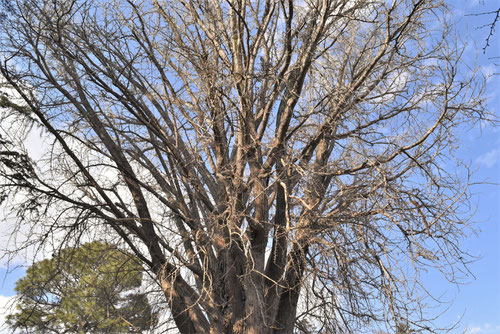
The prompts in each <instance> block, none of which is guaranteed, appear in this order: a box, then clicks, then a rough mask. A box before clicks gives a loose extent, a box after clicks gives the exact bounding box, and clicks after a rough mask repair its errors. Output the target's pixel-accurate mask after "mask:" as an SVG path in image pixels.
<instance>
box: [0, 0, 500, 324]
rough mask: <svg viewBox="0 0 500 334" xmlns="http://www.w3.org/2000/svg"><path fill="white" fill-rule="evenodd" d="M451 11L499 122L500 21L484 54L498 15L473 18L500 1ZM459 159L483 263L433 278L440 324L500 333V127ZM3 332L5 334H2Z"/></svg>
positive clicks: (473, 138)
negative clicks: (466, 171)
mask: <svg viewBox="0 0 500 334" xmlns="http://www.w3.org/2000/svg"><path fill="white" fill-rule="evenodd" d="M450 6H451V9H452V11H453V12H454V14H455V17H456V19H457V20H458V33H459V34H458V35H459V36H460V38H462V39H464V40H467V41H468V48H467V52H466V54H465V58H464V59H465V61H466V62H467V63H468V64H469V65H470V66H471V67H472V66H473V65H474V63H476V64H477V65H479V66H480V67H481V70H482V72H483V73H484V74H485V75H487V76H490V78H489V79H488V82H487V95H488V97H489V103H488V106H489V110H490V112H492V113H494V114H496V115H497V117H498V116H499V112H498V110H499V108H500V75H492V74H493V73H500V58H496V59H495V58H494V57H500V22H499V24H498V27H497V32H496V34H495V35H493V37H492V38H491V40H490V44H491V45H490V46H489V48H488V49H487V50H486V53H483V51H482V48H483V47H484V46H485V43H486V38H487V36H488V33H489V30H488V28H487V27H485V28H483V29H480V27H481V26H483V25H485V24H488V23H490V22H491V21H492V20H493V19H494V15H483V16H470V14H476V13H484V12H489V11H492V10H496V9H498V8H499V7H500V1H499V0H494V1H491V0H489V1H488V0H485V1H480V0H455V1H451V2H450ZM467 14H469V16H466V15H467ZM33 141H36V140H33ZM28 145H30V143H28ZM31 145H35V144H33V143H31ZM32 148H35V147H32ZM35 149H36V148H35ZM457 156H458V157H460V158H461V159H463V160H464V161H465V162H468V163H470V164H471V166H472V170H476V173H475V174H474V178H473V181H475V182H483V184H478V185H475V186H473V187H472V192H473V193H474V194H475V196H474V198H473V199H472V203H473V204H474V206H475V207H476V213H475V215H474V220H475V221H477V222H478V223H477V224H476V225H475V226H476V227H477V228H479V229H480V232H479V233H478V234H477V236H472V237H471V238H469V239H467V240H466V242H465V243H464V248H466V249H469V250H470V252H471V253H472V254H474V255H477V256H479V260H478V261H477V262H475V263H473V264H471V265H470V267H469V268H470V270H471V272H472V274H473V275H474V277H475V278H474V277H472V276H471V277H470V278H469V279H468V280H467V282H468V283H466V284H464V285H461V286H459V287H457V286H453V285H446V284H444V282H441V281H432V280H431V279H429V285H430V286H431V287H432V289H433V290H434V291H442V292H443V293H444V295H445V296H446V298H448V299H452V298H454V303H453V304H452V305H451V307H450V308H449V309H448V311H447V312H446V313H445V314H443V315H442V316H440V317H439V319H438V320H437V321H436V323H437V324H440V325H442V326H447V325H450V324H451V323H454V322H455V321H457V320H458V319H460V318H461V319H462V320H461V322H460V325H459V327H458V328H457V329H456V330H453V331H452V333H462V332H463V331H464V330H466V333H468V334H478V333H480V334H483V333H484V334H500V228H499V223H500V187H499V186H498V184H500V128H496V129H495V128H493V127H491V126H488V125H486V126H484V127H483V128H480V127H476V128H474V129H471V130H468V131H464V132H463V133H462V135H461V143H460V148H459V150H458V154H457ZM9 271H10V273H9V272H8V271H7V269H6V267H5V264H4V263H0V327H1V325H2V322H3V319H2V316H3V312H2V310H1V308H2V304H4V303H5V302H7V301H8V298H7V297H10V296H13V295H14V285H15V281H16V280H17V279H19V278H20V277H22V276H23V275H24V270H23V269H13V268H10V270H9ZM0 333H3V332H2V331H1V329H0Z"/></svg>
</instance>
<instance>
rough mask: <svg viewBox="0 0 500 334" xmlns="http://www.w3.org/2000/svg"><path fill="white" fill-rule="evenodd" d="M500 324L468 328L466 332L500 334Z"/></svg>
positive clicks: (468, 333)
mask: <svg viewBox="0 0 500 334" xmlns="http://www.w3.org/2000/svg"><path fill="white" fill-rule="evenodd" d="M499 333H500V325H491V324H484V325H482V326H474V327H470V328H469V329H467V331H466V334H499Z"/></svg>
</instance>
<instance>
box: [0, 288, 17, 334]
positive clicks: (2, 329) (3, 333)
mask: <svg viewBox="0 0 500 334" xmlns="http://www.w3.org/2000/svg"><path fill="white" fill-rule="evenodd" d="M13 298H14V297H7V296H2V295H0V334H10V333H11V331H9V330H8V328H7V326H6V324H5V320H6V317H7V315H8V314H10V313H11V312H12V302H13Z"/></svg>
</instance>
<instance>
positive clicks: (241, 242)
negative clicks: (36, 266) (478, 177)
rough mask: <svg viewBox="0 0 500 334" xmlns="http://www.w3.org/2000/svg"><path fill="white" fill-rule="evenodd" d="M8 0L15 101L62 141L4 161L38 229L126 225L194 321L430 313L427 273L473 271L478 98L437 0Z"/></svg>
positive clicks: (327, 325) (291, 326) (178, 313)
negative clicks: (466, 151)
mask: <svg viewBox="0 0 500 334" xmlns="http://www.w3.org/2000/svg"><path fill="white" fill-rule="evenodd" d="M10 8H11V9H10V12H9V14H8V18H7V20H6V21H5V25H4V27H3V28H2V33H1V34H2V35H1V36H2V37H1V38H2V42H1V48H2V57H3V58H2V64H1V73H2V75H3V77H4V78H5V82H7V83H8V84H9V85H10V87H11V89H13V90H14V91H15V92H16V94H19V96H21V100H22V102H20V103H18V104H15V103H13V102H10V104H9V103H7V102H8V100H7V99H5V100H3V101H4V102H3V106H5V107H8V109H7V110H8V111H7V115H8V117H9V118H10V119H11V120H10V122H14V119H18V118H22V117H26V116H25V115H26V114H27V116H29V117H32V118H33V119H34V120H35V122H36V123H37V124H38V126H40V127H42V128H43V129H44V130H45V131H46V133H47V136H48V137H49V138H50V140H51V143H52V144H51V148H50V150H48V152H47V154H46V155H45V156H44V159H42V160H41V161H40V162H38V163H37V164H36V166H33V168H32V169H30V168H28V169H27V170H29V172H30V173H24V174H22V175H18V177H17V178H16V177H14V174H15V173H14V171H13V170H12V168H10V167H9V165H2V169H1V173H2V176H3V181H2V187H3V188H2V191H4V192H6V193H8V194H9V195H11V196H12V197H11V198H13V197H14V196H16V199H17V200H16V201H11V203H14V202H15V204H12V206H13V210H15V212H17V217H18V220H19V224H32V225H31V226H33V227H32V232H31V233H32V236H31V239H30V241H31V242H35V240H36V242H39V243H44V242H45V243H46V242H49V241H50V240H56V241H57V242H59V243H71V242H74V241H75V240H78V238H80V237H81V236H82V235H85V236H86V238H92V235H95V234H99V233H104V232H103V231H105V233H108V234H109V238H115V239H117V240H119V241H120V242H122V243H125V244H126V245H127V246H128V248H129V249H130V251H132V252H133V253H135V255H136V256H137V257H138V258H139V259H140V260H141V261H142V262H143V264H144V266H145V267H147V268H148V270H149V271H150V273H151V274H152V275H154V277H155V279H156V280H157V281H158V283H159V285H160V286H161V290H162V293H163V295H164V297H165V300H166V301H167V302H168V305H169V311H168V312H169V314H170V315H171V318H172V319H173V321H174V322H175V324H176V327H177V329H178V331H179V332H180V333H209V332H210V333H292V332H302V333H309V332H314V333H319V332H321V333H336V332H339V333H347V332H354V331H363V330H366V331H372V329H373V328H376V326H379V325H382V326H383V325H385V324H387V326H388V327H389V328H396V326H397V325H398V324H400V323H405V324H408V326H411V328H412V330H414V331H416V332H417V331H424V330H428V331H434V330H436V329H435V328H434V327H432V323H431V322H430V320H431V319H429V318H427V317H426V316H425V314H426V313H425V312H423V311H422V310H423V308H424V307H425V306H426V305H428V301H427V300H426V299H425V298H427V297H428V293H427V290H425V287H424V286H422V280H421V272H422V271H423V270H427V269H435V270H439V271H441V272H442V273H443V275H444V276H445V277H446V278H447V279H448V280H450V281H452V282H456V281H457V280H460V279H461V278H462V277H463V275H466V274H467V270H466V267H465V264H466V263H467V261H468V260H469V259H470V257H469V256H468V255H467V254H466V253H464V252H462V250H461V248H460V241H461V239H462V238H463V237H465V236H467V234H468V233H469V232H470V230H469V226H468V223H467V217H468V212H469V207H468V199H469V193H468V191H467V188H468V180H469V178H468V176H469V175H468V172H467V169H466V168H462V167H466V166H462V165H461V163H460V161H459V160H456V159H455V158H453V155H452V153H451V152H453V150H454V148H456V145H457V138H456V135H457V134H460V131H463V129H464V128H465V127H468V126H473V125H474V124H475V123H476V122H477V121H478V120H480V119H482V118H484V117H485V114H484V106H483V102H484V101H483V100H482V97H481V94H482V81H481V79H480V78H478V77H476V75H475V72H473V71H470V69H466V70H462V69H463V67H462V65H461V63H460V57H461V54H462V52H463V48H461V47H460V46H459V45H456V44H455V39H454V38H453V29H452V27H450V26H449V25H448V24H447V21H446V15H447V14H446V8H445V7H444V5H443V4H442V3H441V2H440V1H431V0H412V1H409V0H395V1H393V2H387V1H367V0H304V1H291V0H276V1H274V0H273V1H260V0H256V1H243V0H225V1H219V0H185V1H168V0H152V1H148V0H138V1H132V0H129V1H126V0H115V1H99V0H51V1H46V2H40V1H33V0H17V1H14V2H13V3H11V7H10ZM22 110H24V111H27V112H23V113H21V112H20V111H22ZM9 124H10V123H9ZM12 136H14V135H12ZM12 141H13V142H15V140H12ZM5 145H7V144H5ZM2 150H3V151H2V152H7V151H8V150H10V151H8V152H12V150H13V148H9V149H8V150H7V149H5V150H4V149H2ZM19 150H21V149H20V148H18V151H19ZM21 151H22V150H21ZM21 151H20V152H21ZM8 152H7V153H8ZM2 154H3V153H2ZM20 154H21V153H20ZM25 160H26V159H24V160H23V162H24V163H26V161H25ZM457 166H458V167H457ZM21 199H22V200H21ZM111 231H112V232H111ZM37 236H38V237H37ZM101 237H102V236H101Z"/></svg>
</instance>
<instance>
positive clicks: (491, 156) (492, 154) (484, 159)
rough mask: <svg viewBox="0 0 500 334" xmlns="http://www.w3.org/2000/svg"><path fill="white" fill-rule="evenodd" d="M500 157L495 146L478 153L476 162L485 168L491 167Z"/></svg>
mask: <svg viewBox="0 0 500 334" xmlns="http://www.w3.org/2000/svg"><path fill="white" fill-rule="evenodd" d="M499 159H500V149H498V148H495V149H493V150H491V151H489V152H487V153H485V154H482V155H480V156H479V157H478V158H477V159H476V162H477V163H478V164H479V165H480V166H486V167H487V168H491V167H493V166H495V165H496V164H497V162H498V160H499Z"/></svg>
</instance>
